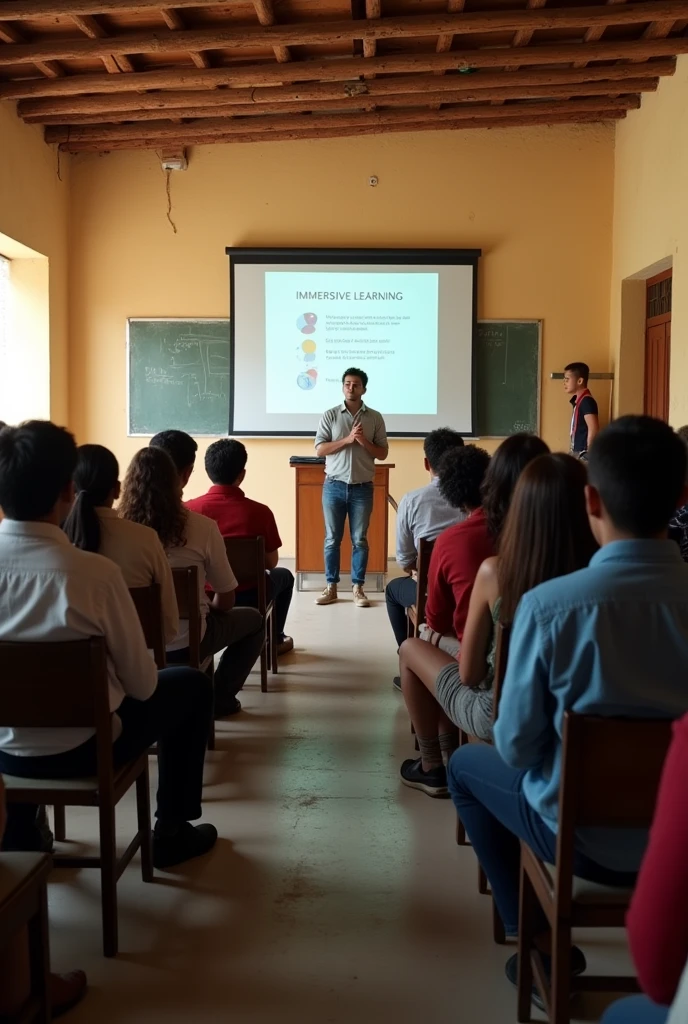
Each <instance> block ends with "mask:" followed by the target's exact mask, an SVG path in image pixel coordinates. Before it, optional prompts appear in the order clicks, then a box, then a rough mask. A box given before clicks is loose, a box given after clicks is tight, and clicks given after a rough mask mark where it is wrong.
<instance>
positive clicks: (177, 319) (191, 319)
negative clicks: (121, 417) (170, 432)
mask: <svg viewBox="0 0 688 1024" xmlns="http://www.w3.org/2000/svg"><path fill="white" fill-rule="evenodd" d="M132 323H137V324H140V323H148V324H161V323H162V324H189V323H191V324H201V323H202V324H227V326H228V328H230V329H231V322H230V318H229V317H227V316H128V317H127V328H126V354H125V359H126V367H127V381H126V389H127V407H126V412H125V415H126V421H127V422H126V426H127V437H153V434H152V433H151V432H150V431H147V432H141V431H132V430H131V429H130V428H131V336H130V329H131V325H132ZM194 434H195V436H196V437H226V436H227V435H226V434H205V433H202V432H201V431H194Z"/></svg>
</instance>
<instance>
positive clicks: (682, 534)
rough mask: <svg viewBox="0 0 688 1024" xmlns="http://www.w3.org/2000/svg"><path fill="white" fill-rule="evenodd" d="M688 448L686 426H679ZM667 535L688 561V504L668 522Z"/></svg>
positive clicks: (680, 435) (679, 431)
mask: <svg viewBox="0 0 688 1024" xmlns="http://www.w3.org/2000/svg"><path fill="white" fill-rule="evenodd" d="M676 433H677V434H678V436H679V437H680V438H681V440H682V441H683V443H684V444H685V445H686V447H687V448H688V427H679V428H678V430H677V431H676ZM669 536H670V537H671V539H672V540H675V541H676V543H677V544H678V546H679V547H680V549H681V558H682V559H683V561H684V562H688V505H683V506H682V507H681V508H680V509H679V510H678V512H677V513H676V515H675V516H674V517H673V518H672V520H671V522H670V523H669Z"/></svg>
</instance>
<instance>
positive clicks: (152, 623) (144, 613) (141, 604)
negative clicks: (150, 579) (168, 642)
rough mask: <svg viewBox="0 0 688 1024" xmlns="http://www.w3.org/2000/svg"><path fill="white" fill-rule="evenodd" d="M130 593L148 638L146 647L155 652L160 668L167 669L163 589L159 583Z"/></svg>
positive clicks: (135, 588)
mask: <svg viewBox="0 0 688 1024" xmlns="http://www.w3.org/2000/svg"><path fill="white" fill-rule="evenodd" d="M129 593H130V594H131V599H132V601H133V602H134V606H135V608H136V611H137V613H138V617H139V621H140V623H141V628H142V629H143V635H144V636H145V638H146V647H148V648H150V649H151V650H152V651H153V657H154V658H155V664H156V665H157V666H158V668H165V665H166V664H167V661H166V658H165V627H164V626H163V621H162V587H161V586H160V584H159V583H151V584H150V586H148V587H130V588H129Z"/></svg>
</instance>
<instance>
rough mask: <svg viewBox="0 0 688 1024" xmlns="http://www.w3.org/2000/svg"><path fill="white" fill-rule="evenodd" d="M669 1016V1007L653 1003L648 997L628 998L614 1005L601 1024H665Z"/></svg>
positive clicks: (609, 1008) (603, 1017) (605, 1014)
mask: <svg viewBox="0 0 688 1024" xmlns="http://www.w3.org/2000/svg"><path fill="white" fill-rule="evenodd" d="M668 1016H669V1009H668V1007H666V1006H657V1004H656V1003H651V1002H650V1000H649V999H648V998H647V996H628V998H626V999H620V1000H619V1002H618V1003H612V1005H611V1006H609V1007H608V1008H607V1010H606V1012H605V1013H604V1015H603V1016H602V1020H601V1022H600V1024H665V1022H666V1019H667V1017H668Z"/></svg>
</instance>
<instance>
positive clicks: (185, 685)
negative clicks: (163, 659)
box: [158, 665, 213, 709]
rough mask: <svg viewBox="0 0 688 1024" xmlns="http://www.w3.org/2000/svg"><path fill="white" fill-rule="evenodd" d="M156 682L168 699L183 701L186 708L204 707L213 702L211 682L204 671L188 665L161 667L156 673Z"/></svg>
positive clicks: (209, 706)
mask: <svg viewBox="0 0 688 1024" xmlns="http://www.w3.org/2000/svg"><path fill="white" fill-rule="evenodd" d="M158 684H159V685H162V686H163V688H164V689H163V693H166V694H167V695H168V700H170V701H174V702H180V703H183V704H184V706H185V707H186V708H189V709H193V708H199V709H206V708H211V707H212V703H213V683H212V680H211V679H210V677H209V676H207V675H206V674H205V672H201V670H200V669H199V668H190V667H189V666H188V665H178V666H175V667H171V668H163V669H161V670H160V672H159V673H158Z"/></svg>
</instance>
